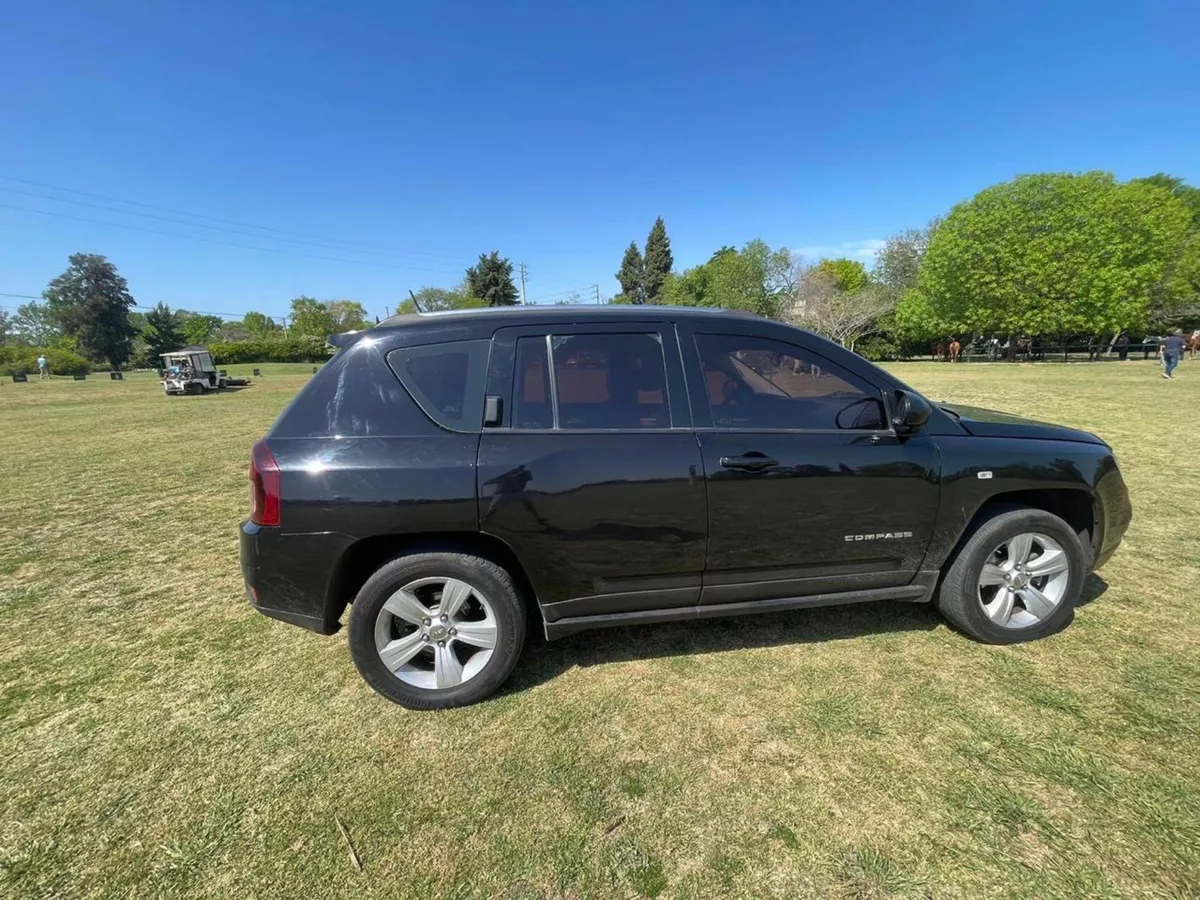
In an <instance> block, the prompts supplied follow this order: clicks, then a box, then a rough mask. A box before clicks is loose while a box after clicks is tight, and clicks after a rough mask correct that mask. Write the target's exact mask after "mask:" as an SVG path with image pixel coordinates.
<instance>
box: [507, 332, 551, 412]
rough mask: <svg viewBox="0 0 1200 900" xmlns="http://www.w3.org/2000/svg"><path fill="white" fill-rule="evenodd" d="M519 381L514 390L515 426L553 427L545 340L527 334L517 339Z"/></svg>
mask: <svg viewBox="0 0 1200 900" xmlns="http://www.w3.org/2000/svg"><path fill="white" fill-rule="evenodd" d="M516 378H517V383H516V385H515V387H514V390H513V414H512V427H513V428H552V427H553V426H554V411H553V409H552V407H551V404H550V367H549V366H548V365H546V339H545V338H544V337H525V338H521V339H520V340H518V341H517V367H516Z"/></svg>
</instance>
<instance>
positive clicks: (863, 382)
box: [681, 326, 939, 603]
mask: <svg viewBox="0 0 1200 900" xmlns="http://www.w3.org/2000/svg"><path fill="white" fill-rule="evenodd" d="M714 331H715V330H714ZM789 334H790V332H789ZM801 340H803V335H802V334H801V333H799V332H797V333H796V340H795V341H794V342H793V341H790V340H779V339H776V338H773V337H764V336H762V335H761V334H756V333H755V331H754V330H753V326H741V329H739V328H738V327H736V326H735V327H734V328H732V329H723V331H722V333H719V334H718V333H710V332H706V331H704V330H700V329H688V330H687V332H686V333H684V332H683V331H682V330H681V346H682V347H683V348H684V361H685V367H686V372H687V377H688V384H689V388H690V395H691V401H692V412H693V417H694V419H695V422H696V432H697V436H698V438H699V442H700V447H701V452H702V455H703V458H704V471H705V478H706V479H707V484H708V500H709V551H708V563H707V567H706V573H705V578H704V592H703V595H702V597H701V603H727V602H739V601H747V600H758V599H772V598H776V597H794V596H805V595H810V594H819V593H829V592H836V591H841V590H850V589H867V588H877V587H892V586H896V585H903V584H907V583H908V582H909V581H911V580H912V578H913V576H914V574H915V573H916V571H917V570H918V568H919V566H920V563H921V560H922V559H923V557H924V552H925V547H926V546H927V545H928V542H929V539H930V536H931V534H932V529H933V525H934V520H935V517H936V513H937V504H938V491H939V487H938V461H937V448H936V446H935V445H934V443H933V442H932V441H931V440H930V439H929V437H927V436H925V435H923V434H917V435H914V436H911V437H899V436H897V435H896V434H895V433H894V432H893V431H892V430H891V429H890V428H889V427H888V426H887V424H886V422H887V419H886V414H885V405H884V402H883V399H884V398H883V394H882V391H881V388H880V386H879V385H878V384H875V383H872V382H871V381H870V380H868V379H867V378H865V377H863V375H862V374H861V373H855V372H851V371H850V370H849V369H847V368H846V367H844V366H842V365H839V364H837V363H835V362H833V361H832V360H830V359H829V358H827V357H825V356H822V355H821V354H820V353H819V352H817V350H816V349H815V348H814V347H813V346H808V345H803V344H801V343H800V341H801ZM813 344H816V342H815V341H814V342H813Z"/></svg>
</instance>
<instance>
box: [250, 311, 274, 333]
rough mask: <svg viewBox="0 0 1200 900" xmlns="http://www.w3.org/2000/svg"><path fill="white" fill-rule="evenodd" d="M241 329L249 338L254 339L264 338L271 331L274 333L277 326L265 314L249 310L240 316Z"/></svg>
mask: <svg viewBox="0 0 1200 900" xmlns="http://www.w3.org/2000/svg"><path fill="white" fill-rule="evenodd" d="M242 327H243V328H244V329H246V331H247V333H249V334H250V335H251V336H253V337H256V338H264V337H266V336H267V335H269V334H271V333H272V332H273V331H276V330H277V329H278V327H279V326H277V325H276V324H275V321H274V320H273V319H272V318H271V317H270V316H268V315H266V314H265V313H260V312H256V311H254V310H251V311H250V312H248V313H246V314H245V315H244V316H242Z"/></svg>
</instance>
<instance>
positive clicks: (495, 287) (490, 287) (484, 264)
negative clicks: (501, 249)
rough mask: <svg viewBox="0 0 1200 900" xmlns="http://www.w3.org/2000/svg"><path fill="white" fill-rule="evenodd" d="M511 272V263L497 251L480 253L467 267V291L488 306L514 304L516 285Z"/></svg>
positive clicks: (515, 302) (515, 300)
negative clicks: (474, 261) (475, 260)
mask: <svg viewBox="0 0 1200 900" xmlns="http://www.w3.org/2000/svg"><path fill="white" fill-rule="evenodd" d="M512 273H513V265H512V263H511V262H509V261H508V260H507V259H502V258H501V257H500V254H499V253H498V252H497V251H495V250H493V251H492V252H491V253H490V254H483V253H481V254H479V262H477V263H476V264H475V265H473V266H471V268H469V269H467V292H468V293H469V294H470V295H471V296H472V297H478V298H479V299H480V300H482V301H483V302H484V303H486V304H487V305H488V306H516V305H517V296H518V295H517V286H516V285H515V284H513V278H512Z"/></svg>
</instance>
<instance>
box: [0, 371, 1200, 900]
mask: <svg viewBox="0 0 1200 900" xmlns="http://www.w3.org/2000/svg"><path fill="white" fill-rule="evenodd" d="M236 368H237V369H238V371H242V370H248V369H249V368H251V367H236ZM262 368H263V369H264V371H265V372H266V375H265V377H264V378H261V379H256V380H255V383H254V384H253V385H252V386H251V387H250V388H248V389H246V390H242V391H238V392H231V393H228V394H222V395H217V396H208V397H195V398H191V397H187V398H166V397H164V396H163V395H162V393H161V391H160V390H159V388H158V387H157V385H156V384H155V383H154V380H153V378H150V377H148V376H135V377H131V378H129V379H127V380H126V381H124V382H110V381H108V380H100V379H97V378H95V377H93V378H89V379H88V381H86V382H81V383H80V382H71V381H59V380H55V381H52V382H49V383H40V382H37V381H36V380H35V381H34V382H32V383H30V384H22V385H14V384H12V383H5V384H3V385H0V422H3V434H4V435H5V437H6V441H5V445H6V450H7V455H6V458H5V460H4V463H3V465H4V471H3V476H2V477H0V524H2V527H0V621H2V622H3V629H2V630H0V759H2V760H3V762H2V764H0V765H2V772H3V776H2V780H0V895H2V896H4V897H13V898H18V897H19V898H23V900H34V898H85V897H87V898H90V897H114V898H115V897H122V898H151V897H173V896H205V897H220V898H239V900H244V898H277V897H305V898H325V897H342V896H345V897H364V898H374V897H379V898H383V897H389V898H396V897H455V898H468V897H503V898H508V900H518V898H535V897H547V898H554V897H563V898H567V897H604V898H607V897H617V898H625V897H640V896H645V897H655V896H658V897H664V898H692V897H695V898H700V897H704V898H726V897H730V898H734V897H778V898H804V897H845V898H874V897H887V896H902V897H909V896H911V897H971V898H977V897H987V896H997V897H1010V896H1017V897H1039V898H1044V897H1108V896H1113V897H1117V896H1125V897H1164V898H1165V897H1173V898H1184V897H1195V896H1198V895H1200V733H1198V732H1200V624H1198V621H1200V619H1198V616H1197V587H1196V585H1197V584H1200V528H1198V526H1197V519H1196V512H1195V504H1194V495H1195V485H1196V480H1195V476H1196V472H1197V457H1196V449H1197V435H1200V362H1197V363H1193V362H1191V361H1185V362H1184V364H1183V365H1182V366H1181V367H1180V370H1179V372H1178V374H1177V377H1176V379H1175V381H1174V382H1171V383H1168V382H1165V381H1163V380H1162V379H1160V378H1159V377H1158V374H1157V370H1156V369H1155V368H1154V366H1153V364H1152V363H1141V362H1130V363H1127V364H1118V363H1105V364H1097V365H1071V366H1056V365H1011V364H996V365H986V364H978V365H960V366H950V365H937V364H912V365H908V366H902V367H899V371H900V373H901V376H902V377H903V378H905V379H906V380H907V381H909V382H910V383H911V384H913V385H914V386H915V387H918V388H920V389H922V390H924V391H926V392H927V393H929V394H931V395H932V396H934V397H938V398H946V399H955V400H959V401H962V402H967V403H974V404H978V405H987V406H992V407H996V408H1001V409H1005V410H1010V411H1013V412H1017V413H1024V414H1027V415H1031V416H1034V417H1038V418H1044V419H1048V420H1051V421H1060V422H1064V423H1068V424H1071V425H1076V426H1080V427H1083V428H1087V429H1090V430H1094V431H1097V432H1099V433H1100V434H1102V435H1103V436H1104V437H1106V438H1107V439H1108V440H1109V441H1110V442H1111V443H1112V444H1113V446H1114V447H1115V449H1116V451H1117V454H1118V456H1119V458H1120V460H1121V461H1122V464H1123V468H1124V471H1125V478H1126V481H1127V483H1128V485H1129V488H1130V491H1131V493H1132V495H1133V500H1134V514H1135V517H1134V523H1133V526H1132V528H1131V530H1130V532H1129V534H1128V536H1127V538H1126V541H1125V544H1124V546H1123V548H1122V549H1121V551H1120V552H1119V553H1118V555H1117V556H1116V557H1115V558H1114V559H1113V561H1112V562H1111V563H1110V564H1109V566H1108V567H1107V568H1106V569H1105V570H1104V572H1103V573H1102V574H1103V581H1099V580H1096V581H1093V582H1092V584H1091V585H1090V590H1089V596H1094V595H1096V594H1098V596H1095V599H1093V600H1091V602H1089V603H1087V604H1086V605H1084V606H1082V607H1081V608H1080V609H1079V610H1078V613H1077V617H1076V620H1075V623H1074V624H1073V625H1072V627H1071V628H1069V629H1068V630H1066V631H1065V632H1063V633H1061V634H1059V635H1056V636H1054V637H1052V638H1049V639H1047V640H1045V641H1043V642H1040V643H1037V644H1031V645H1027V646H1017V647H985V646H981V645H979V644H976V643H973V642H972V641H970V640H968V639H966V638H964V637H962V636H960V635H958V634H956V633H955V632H953V631H951V630H950V629H949V628H948V627H947V626H946V625H945V624H943V623H942V622H941V621H940V620H939V619H938V617H937V616H936V614H935V613H934V612H933V610H932V609H930V608H928V607H925V606H905V605H899V604H897V605H874V606H859V607H841V608H833V609H827V610H815V611H803V612H794V613H781V614H776V615H772V616H767V617H761V618H753V619H749V618H748V619H738V620H729V621H716V620H713V621H705V622H701V623H694V624H687V625H669V626H654V627H647V628H643V629H640V630H630V629H618V630H612V631H607V632H599V633H592V634H582V635H578V636H575V637H573V638H570V639H567V640H564V641H561V642H557V643H554V644H550V645H545V644H535V645H534V646H532V647H531V648H530V649H529V650H527V652H526V655H525V657H524V658H523V660H522V662H521V663H520V664H519V665H518V668H517V670H516V673H515V676H514V678H513V682H512V685H511V687H510V689H508V690H507V691H506V692H504V693H503V694H502V695H501V696H499V697H498V698H496V699H494V700H492V701H490V702H487V703H484V704H482V705H479V706H475V707H471V708H467V709H461V710H454V711H451V712H447V713H441V714H429V713H412V712H407V711H405V710H403V709H400V708H398V707H395V706H392V705H390V704H388V703H387V702H386V701H384V700H382V699H380V698H379V697H377V696H375V695H374V694H373V693H371V691H370V690H369V689H368V688H367V687H366V686H365V685H364V684H363V683H361V682H360V680H359V678H358V676H357V674H356V673H355V671H354V668H353V666H352V665H351V662H350V659H349V656H348V654H347V651H346V646H345V641H344V637H343V636H340V635H339V636H337V637H333V638H322V637H318V636H316V635H313V634H309V633H307V632H304V631H301V630H299V629H296V628H293V627H290V626H287V625H284V624H282V623H276V622H272V621H270V620H267V619H265V618H263V617H261V616H259V615H258V614H256V613H254V612H252V611H251V610H250V608H249V607H248V606H247V604H246V602H245V599H244V596H243V591H242V583H241V576H240V574H239V571H238V563H237V543H236V540H235V529H236V525H237V522H238V521H239V520H240V519H241V518H242V517H243V516H244V515H245V511H246V494H247V489H246V475H245V469H246V462H247V451H248V449H249V446H250V444H251V443H252V442H253V441H254V440H255V439H256V438H258V437H259V436H261V435H262V433H263V432H264V431H265V429H266V428H267V427H268V426H269V424H270V423H271V421H272V420H273V418H274V417H275V415H276V414H277V413H278V411H279V410H280V409H281V408H282V406H283V405H284V404H285V403H286V402H287V400H288V399H289V398H290V397H291V396H292V395H293V394H295V392H296V391H297V390H298V388H299V387H300V386H301V385H302V384H303V382H304V378H305V377H307V376H306V375H305V374H303V373H305V372H311V367H310V366H296V367H275V366H264V367H262ZM339 820H340V822H341V823H342V824H343V825H344V826H345V828H346V830H347V832H348V834H349V837H350V840H351V841H352V843H353V845H354V847H355V848H356V849H357V852H358V854H359V855H360V857H361V861H362V871H361V872H360V871H358V870H357V869H356V868H355V866H354V865H353V864H352V862H351V859H350V857H349V854H348V851H347V847H346V842H345V841H344V839H343V837H342V835H341V833H340V831H339V828H338V824H337V822H338V821H339Z"/></svg>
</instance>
